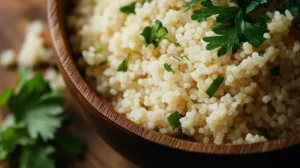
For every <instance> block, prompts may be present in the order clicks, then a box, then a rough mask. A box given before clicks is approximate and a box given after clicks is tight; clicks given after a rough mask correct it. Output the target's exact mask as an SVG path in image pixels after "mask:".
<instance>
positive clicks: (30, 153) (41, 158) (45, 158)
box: [20, 144, 55, 168]
mask: <svg viewBox="0 0 300 168" xmlns="http://www.w3.org/2000/svg"><path fill="white" fill-rule="evenodd" d="M54 152H55V148H54V147H52V146H44V145H43V144H36V145H32V146H26V147H24V148H23V149H22V151H21V156H20V168H41V167H43V168H55V164H54V160H53V159H52V158H51V157H50V156H51V155H52V154H53V153H54Z"/></svg>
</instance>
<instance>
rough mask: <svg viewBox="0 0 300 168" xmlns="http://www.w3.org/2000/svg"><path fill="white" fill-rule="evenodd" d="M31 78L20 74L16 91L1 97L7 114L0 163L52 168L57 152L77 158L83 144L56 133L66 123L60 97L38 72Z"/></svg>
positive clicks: (1, 132) (0, 132)
mask: <svg viewBox="0 0 300 168" xmlns="http://www.w3.org/2000/svg"><path fill="white" fill-rule="evenodd" d="M31 75H32V72H31V71H27V70H20V72H19V79H18V81H17V88H16V89H12V88H11V89H8V90H6V91H5V92H4V93H3V94H2V95H1V96H0V105H1V106H7V107H8V109H9V112H10V113H9V115H8V117H7V118H6V119H5V121H4V124H2V125H1V127H0V160H3V159H6V158H8V157H11V158H13V159H16V157H19V163H18V164H19V167H21V168H41V167H45V168H54V167H55V161H56V160H55V159H56V158H55V157H54V156H55V153H56V152H60V154H64V155H66V157H74V156H78V155H81V154H82V153H83V151H84V144H83V142H82V140H81V139H79V138H78V137H74V136H67V135H61V133H60V132H59V129H60V128H61V127H62V125H63V122H64V121H65V119H66V115H65V114H64V113H63V111H64V110H63V104H64V96H63V94H62V93H60V92H59V91H55V90H51V89H50V87H49V84H48V82H46V81H45V80H44V79H43V77H42V74H41V73H40V72H37V73H36V74H35V75H34V76H33V77H31V78H30V76H31ZM62 137H64V138H62ZM59 144H68V145H67V146H66V145H64V146H63V147H62V145H59Z"/></svg>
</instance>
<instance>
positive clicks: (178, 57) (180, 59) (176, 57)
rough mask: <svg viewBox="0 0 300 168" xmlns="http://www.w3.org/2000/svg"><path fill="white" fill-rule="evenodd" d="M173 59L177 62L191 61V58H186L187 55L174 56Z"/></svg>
mask: <svg viewBox="0 0 300 168" xmlns="http://www.w3.org/2000/svg"><path fill="white" fill-rule="evenodd" d="M172 57H173V58H175V59H176V60H178V61H182V60H184V59H186V60H188V61H189V60H190V59H189V57H188V56H186V55H184V56H172Z"/></svg>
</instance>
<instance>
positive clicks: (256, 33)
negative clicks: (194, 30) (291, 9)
mask: <svg viewBox="0 0 300 168" xmlns="http://www.w3.org/2000/svg"><path fill="white" fill-rule="evenodd" d="M237 3H238V4H239V5H240V7H230V6H215V5H213V3H212V1H211V0H205V1H204V2H202V3H201V5H202V6H203V8H200V9H198V10H195V11H193V14H192V16H191V18H192V20H195V21H198V22H203V21H205V20H206V19H207V18H209V17H211V16H214V15H217V17H216V22H217V24H216V26H215V27H214V28H213V29H212V30H213V31H214V32H215V33H216V34H217V36H212V37H205V38H203V40H204V41H205V42H208V45H207V46H206V49H207V50H214V49H217V48H218V49H219V50H218V56H223V55H225V54H226V53H227V52H228V51H230V50H231V52H232V53H233V54H234V53H236V52H237V51H238V49H239V48H240V44H241V43H242V42H249V43H250V44H251V45H253V46H254V47H259V46H260V45H261V44H262V43H263V42H264V40H265V38H264V37H263V35H264V33H266V32H268V30H267V28H266V26H265V25H266V23H264V24H262V20H263V19H264V21H266V19H265V17H266V16H265V15H263V16H262V17H261V18H252V17H251V16H250V15H249V13H250V12H252V11H254V10H255V9H258V8H261V7H263V6H265V5H266V4H267V3H268V1H267V0H252V1H251V0H247V1H237ZM262 18H263V19H262Z"/></svg>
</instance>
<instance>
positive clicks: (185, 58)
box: [182, 55, 190, 61]
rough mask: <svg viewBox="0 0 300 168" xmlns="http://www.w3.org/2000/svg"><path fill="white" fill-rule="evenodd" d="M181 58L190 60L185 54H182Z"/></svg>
mask: <svg viewBox="0 0 300 168" xmlns="http://www.w3.org/2000/svg"><path fill="white" fill-rule="evenodd" d="M182 58H185V59H186V60H188V61H190V59H189V57H188V56H187V55H184V56H182Z"/></svg>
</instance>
